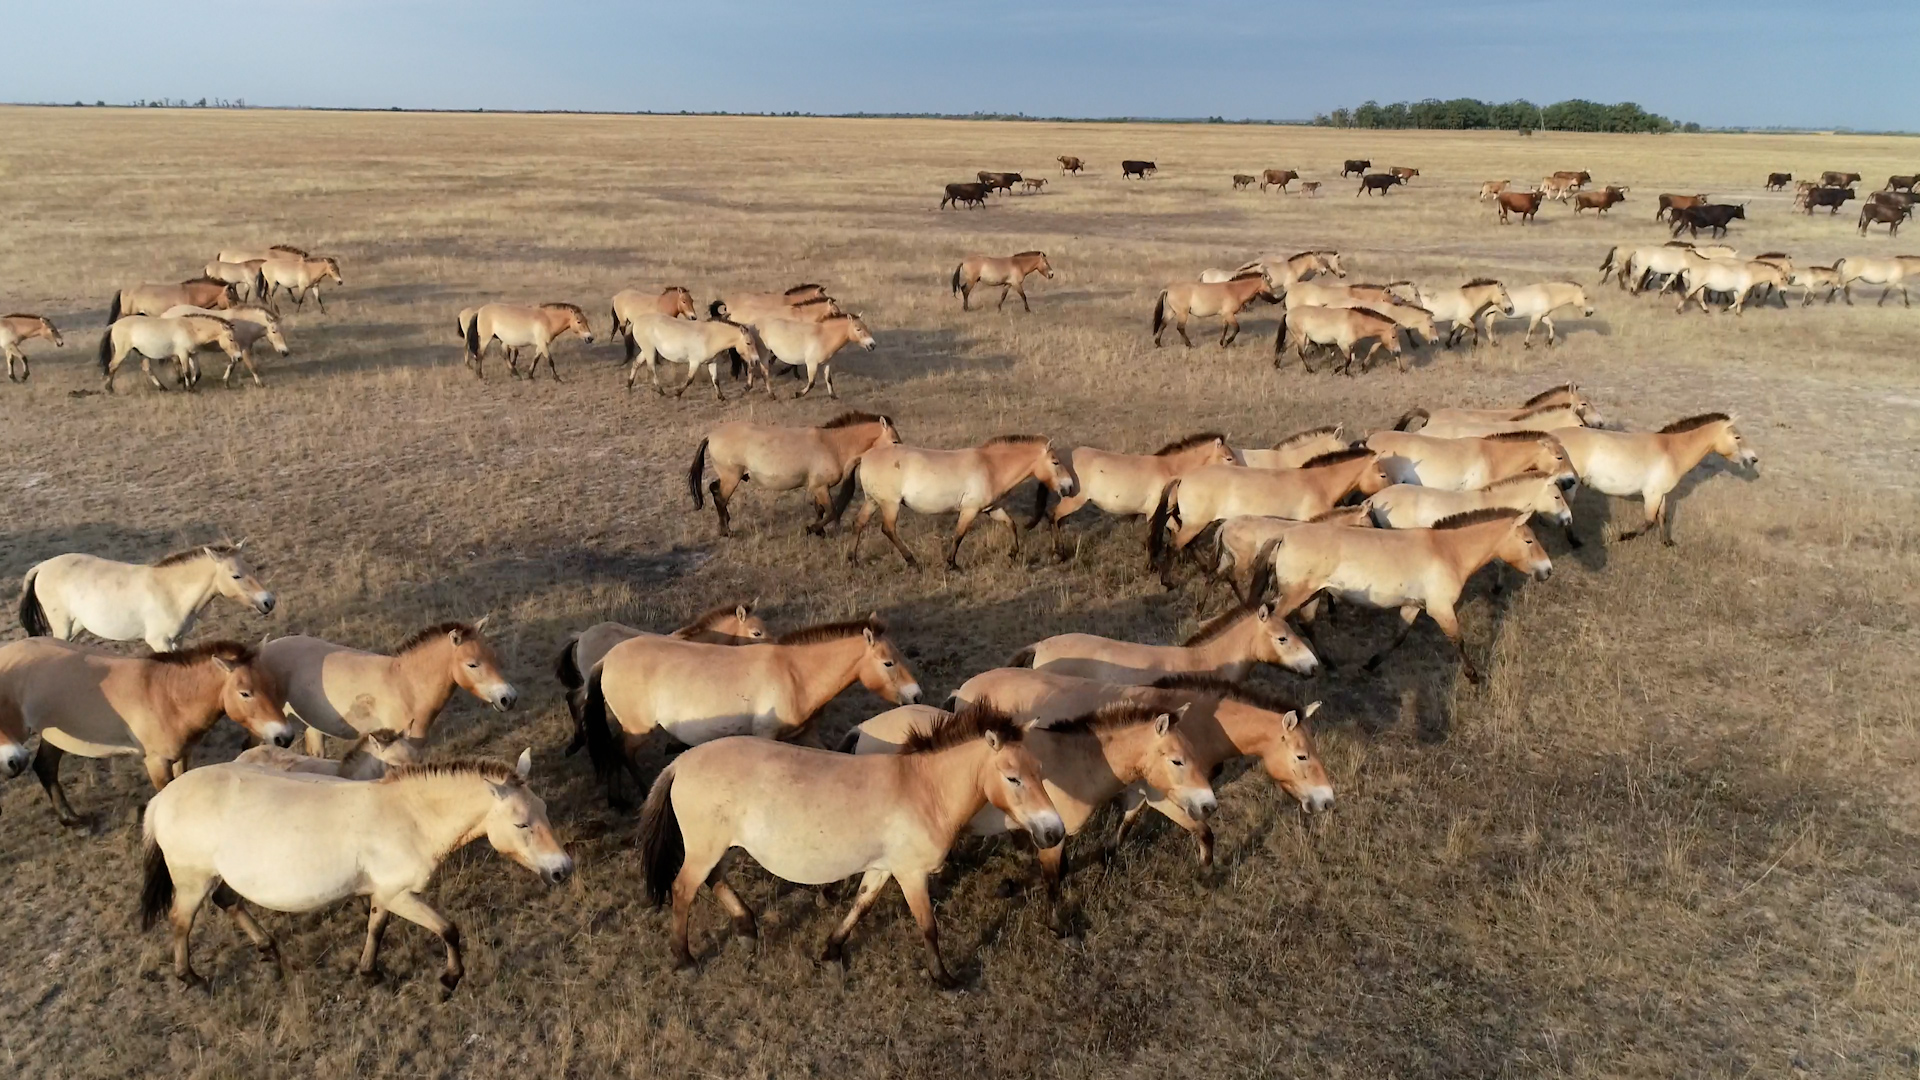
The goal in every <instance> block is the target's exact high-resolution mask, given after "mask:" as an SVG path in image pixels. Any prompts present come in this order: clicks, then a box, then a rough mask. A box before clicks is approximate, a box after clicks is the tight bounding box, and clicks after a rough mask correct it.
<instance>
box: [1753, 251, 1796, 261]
mask: <svg viewBox="0 0 1920 1080" xmlns="http://www.w3.org/2000/svg"><path fill="white" fill-rule="evenodd" d="M1792 257H1793V256H1791V255H1788V254H1787V253H1786V252H1784V251H1764V252H1761V253H1760V254H1758V255H1755V256H1754V258H1755V259H1790V258H1792Z"/></svg>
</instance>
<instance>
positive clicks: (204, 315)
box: [174, 311, 233, 326]
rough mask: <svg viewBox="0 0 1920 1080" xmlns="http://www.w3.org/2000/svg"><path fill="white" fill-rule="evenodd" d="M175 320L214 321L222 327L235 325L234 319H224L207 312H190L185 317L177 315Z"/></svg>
mask: <svg viewBox="0 0 1920 1080" xmlns="http://www.w3.org/2000/svg"><path fill="white" fill-rule="evenodd" d="M174 318H176V319H212V320H213V321H214V322H217V323H219V324H220V325H222V326H232V325H233V320H232V319H223V318H221V317H220V316H218V315H213V314H209V313H208V312H205V311H190V312H188V313H187V314H185V315H175V316H174Z"/></svg>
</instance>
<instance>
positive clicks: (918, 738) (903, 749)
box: [900, 705, 1026, 754]
mask: <svg viewBox="0 0 1920 1080" xmlns="http://www.w3.org/2000/svg"><path fill="white" fill-rule="evenodd" d="M988 732H992V733H993V734H995V735H998V736H1000V741H1001V742H1003V743H1015V742H1019V741H1020V740H1021V739H1022V738H1023V737H1024V736H1025V735H1026V732H1025V731H1023V730H1021V727H1020V725H1019V724H1016V723H1014V720H1013V717H1011V716H1008V715H1007V714H1006V713H1003V712H1001V711H1000V710H998V709H995V708H993V707H991V706H988V705H963V706H961V708H960V711H958V712H956V713H954V714H953V715H952V716H949V717H947V718H946V719H944V720H942V721H940V722H939V723H937V724H935V725H934V726H933V727H932V728H931V729H930V730H927V731H914V732H913V733H911V734H909V735H908V736H907V741H906V742H904V743H902V744H901V745H900V753H902V754H932V753H937V752H939V751H941V750H951V749H953V748H954V747H956V746H964V745H966V744H967V743H970V742H972V741H973V740H975V739H979V738H984V737H985V736H986V735H987V733H988Z"/></svg>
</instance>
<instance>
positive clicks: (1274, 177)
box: [1260, 169, 1300, 192]
mask: <svg viewBox="0 0 1920 1080" xmlns="http://www.w3.org/2000/svg"><path fill="white" fill-rule="evenodd" d="M1298 179H1300V174H1299V173H1297V172H1295V171H1294V170H1292V169H1265V170H1262V171H1261V173H1260V190H1261V191H1263V192H1264V191H1266V190H1267V189H1268V188H1270V187H1276V188H1279V189H1280V190H1281V191H1282V192H1285V191H1286V190H1287V185H1288V184H1291V183H1293V182H1294V181H1295V180H1298Z"/></svg>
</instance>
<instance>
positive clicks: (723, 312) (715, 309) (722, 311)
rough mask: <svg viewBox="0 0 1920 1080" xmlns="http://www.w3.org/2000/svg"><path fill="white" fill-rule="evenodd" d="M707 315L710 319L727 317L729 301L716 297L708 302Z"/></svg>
mask: <svg viewBox="0 0 1920 1080" xmlns="http://www.w3.org/2000/svg"><path fill="white" fill-rule="evenodd" d="M707 317H708V318H710V319H725V318H726V317H727V302H726V301H725V300H720V299H715V300H714V302H713V303H711V304H708V305H707Z"/></svg>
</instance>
